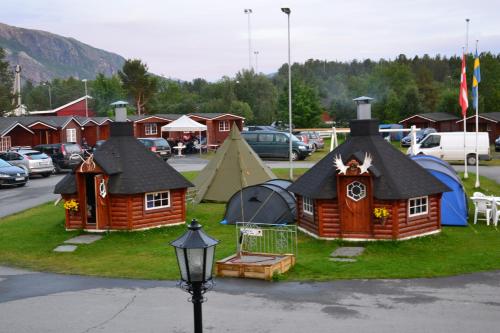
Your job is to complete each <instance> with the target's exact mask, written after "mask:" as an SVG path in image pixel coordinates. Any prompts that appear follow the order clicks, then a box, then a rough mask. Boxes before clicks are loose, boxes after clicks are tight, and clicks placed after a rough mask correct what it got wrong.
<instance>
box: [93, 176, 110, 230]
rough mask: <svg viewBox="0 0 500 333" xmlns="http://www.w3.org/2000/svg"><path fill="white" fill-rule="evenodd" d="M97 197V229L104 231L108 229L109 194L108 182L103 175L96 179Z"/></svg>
mask: <svg viewBox="0 0 500 333" xmlns="http://www.w3.org/2000/svg"><path fill="white" fill-rule="evenodd" d="M94 180H95V181H94V184H95V185H94V186H95V197H96V220H97V221H96V222H97V223H96V227H97V229H104V228H106V227H108V223H109V219H108V216H109V214H108V210H109V194H108V193H107V192H108V186H107V181H106V180H105V179H104V177H103V175H101V174H98V175H96V176H95V178H94Z"/></svg>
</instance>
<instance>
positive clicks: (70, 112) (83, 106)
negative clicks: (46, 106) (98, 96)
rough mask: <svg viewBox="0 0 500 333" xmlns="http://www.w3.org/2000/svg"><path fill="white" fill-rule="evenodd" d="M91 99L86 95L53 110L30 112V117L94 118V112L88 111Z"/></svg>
mask: <svg viewBox="0 0 500 333" xmlns="http://www.w3.org/2000/svg"><path fill="white" fill-rule="evenodd" d="M91 98H92V97H90V96H88V95H86V96H83V97H80V98H79V99H76V100H74V101H71V102H69V103H67V104H64V105H61V106H60V107H58V108H55V109H54V110H47V111H31V112H29V114H30V115H32V116H80V117H94V116H95V112H94V111H93V110H91V109H88V105H87V103H88V100H89V99H91Z"/></svg>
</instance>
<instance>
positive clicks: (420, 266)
mask: <svg viewBox="0 0 500 333" xmlns="http://www.w3.org/2000/svg"><path fill="white" fill-rule="evenodd" d="M273 171H274V172H275V173H276V174H277V175H279V176H282V174H284V175H286V174H287V170H286V169H274V170H273ZM304 171H305V169H298V170H296V173H297V174H300V173H303V172H304ZM185 175H186V177H188V178H190V179H192V178H193V177H195V176H196V172H188V173H185ZM473 181H474V177H470V178H469V179H468V180H467V182H466V187H467V190H468V193H472V192H473V189H472V183H473ZM481 185H482V188H481V189H480V190H481V191H482V192H484V193H496V194H497V195H498V194H500V186H499V185H498V184H497V183H495V182H493V181H491V180H489V179H487V178H482V179H481ZM223 214H224V205H223V204H200V205H197V206H192V205H188V219H192V218H195V217H196V218H197V219H198V220H199V221H200V223H202V224H203V226H204V229H205V231H206V232H207V233H208V234H210V235H211V236H213V237H215V238H218V239H219V240H221V243H220V244H219V246H218V247H217V250H216V255H217V258H219V259H220V258H223V257H226V256H228V255H231V254H233V253H234V251H235V247H236V244H235V243H236V240H235V230H234V226H222V225H220V224H219V221H220V220H221V219H222V216H223ZM184 231H185V226H176V227H170V228H160V229H153V230H148V231H144V232H112V233H109V234H105V237H104V238H103V239H102V240H100V241H97V242H95V243H94V244H90V245H80V246H79V247H78V249H77V250H76V251H75V252H73V253H54V252H52V250H53V249H54V248H55V247H56V246H58V245H60V244H61V243H62V242H63V241H64V240H66V239H69V238H71V237H73V236H75V235H77V234H79V232H78V231H73V232H67V231H65V230H64V211H63V208H62V207H61V206H58V207H54V205H53V204H51V203H50V204H45V205H41V206H39V207H36V208H33V209H29V210H27V211H24V212H22V213H19V214H15V215H12V216H9V217H7V218H4V219H0V235H1V238H2V241H1V242H0V264H3V265H9V266H17V267H25V268H31V269H34V270H39V271H51V272H59V273H68V274H84V275H97V276H109V277H126V278H142V279H177V278H178V268H177V262H176V259H175V256H174V252H173V249H172V248H171V247H170V245H169V242H170V241H172V240H173V239H175V238H176V237H178V236H179V235H180V234H182V233H183V232H184ZM345 244H346V242H341V241H320V240H315V239H313V238H311V237H309V236H306V235H304V234H299V249H298V251H299V253H298V258H297V264H296V266H295V267H294V268H293V270H292V271H291V272H289V273H288V274H287V275H286V276H285V277H284V278H285V279H289V280H332V279H349V278H411V277H434V276H444V275H453V274H461V273H468V272H475V271H485V270H494V269H500V232H499V231H498V230H497V229H496V228H494V227H492V226H490V227H487V226H485V225H483V224H481V225H472V226H469V227H445V228H444V229H443V232H442V233H441V234H439V235H436V236H429V237H425V238H421V239H413V240H409V241H402V242H393V241H389V242H366V243H364V246H365V247H366V251H365V253H364V254H363V255H362V256H361V257H359V260H358V261H357V262H356V263H338V262H331V261H329V260H328V258H329V255H330V253H331V252H332V251H333V250H334V249H335V248H337V247H338V246H340V245H345Z"/></svg>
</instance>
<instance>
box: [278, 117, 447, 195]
mask: <svg viewBox="0 0 500 333" xmlns="http://www.w3.org/2000/svg"><path fill="white" fill-rule="evenodd" d="M366 152H367V153H369V154H370V155H371V156H372V158H373V162H372V167H371V168H370V169H369V171H370V172H371V173H372V175H373V195H374V197H375V198H377V199H381V200H400V199H401V200H402V199H409V198H414V197H419V196H425V195H431V194H437V193H442V192H448V191H450V189H449V188H448V187H447V186H446V185H445V184H443V183H442V182H440V181H439V180H438V179H437V178H435V177H434V176H432V175H431V174H430V173H429V172H428V171H426V170H425V169H424V168H422V167H421V166H420V165H418V164H417V163H415V162H414V161H413V160H411V159H410V158H409V157H408V156H406V155H404V154H403V153H401V152H400V151H399V150H397V149H396V148H394V147H393V146H392V145H391V144H390V143H388V142H386V141H385V140H384V139H383V138H382V136H380V135H379V133H378V121H377V120H353V121H351V136H350V138H349V139H348V140H347V141H346V142H344V143H343V144H341V145H340V146H338V147H337V148H336V149H335V150H333V151H332V152H330V153H329V154H328V155H326V156H325V157H324V158H323V159H322V160H321V161H319V162H318V163H317V164H316V165H314V166H313V167H312V168H311V169H309V171H307V172H306V173H305V174H304V175H302V176H301V177H300V178H299V179H298V180H297V181H296V182H295V183H294V184H292V185H291V186H290V187H289V188H288V190H289V191H291V192H294V193H297V194H299V195H302V196H306V197H311V198H313V199H333V198H336V197H337V184H336V183H337V179H336V174H337V170H336V168H335V166H334V164H333V161H334V157H335V156H337V155H340V156H341V157H342V160H343V161H344V164H345V163H347V162H348V161H349V160H350V159H351V158H353V157H354V158H356V159H357V160H358V161H359V162H363V160H362V159H364V156H365V153H366ZM360 159H361V160H360Z"/></svg>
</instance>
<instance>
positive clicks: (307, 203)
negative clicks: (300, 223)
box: [302, 197, 314, 215]
mask: <svg viewBox="0 0 500 333" xmlns="http://www.w3.org/2000/svg"><path fill="white" fill-rule="evenodd" d="M302 209H303V210H304V213H306V214H309V215H313V214H314V201H313V199H311V198H309V197H304V198H303V201H302Z"/></svg>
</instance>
